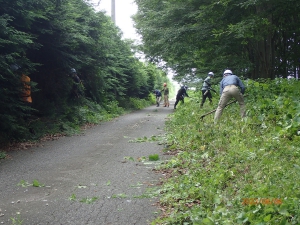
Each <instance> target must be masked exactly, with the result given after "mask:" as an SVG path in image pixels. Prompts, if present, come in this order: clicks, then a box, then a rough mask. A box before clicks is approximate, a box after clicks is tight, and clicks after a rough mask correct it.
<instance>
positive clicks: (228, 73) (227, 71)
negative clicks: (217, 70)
mask: <svg viewBox="0 0 300 225" xmlns="http://www.w3.org/2000/svg"><path fill="white" fill-rule="evenodd" d="M223 75H224V76H225V75H232V71H231V70H225V71H224V73H223Z"/></svg>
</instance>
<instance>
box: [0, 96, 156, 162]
mask: <svg viewBox="0 0 300 225" xmlns="http://www.w3.org/2000/svg"><path fill="white" fill-rule="evenodd" d="M151 104H153V101H152V100H151V98H150V97H149V99H147V100H145V99H137V98H130V99H127V104H124V105H122V107H121V106H120V105H119V103H118V102H117V101H111V102H107V103H103V104H102V105H99V104H96V103H94V102H92V101H90V100H87V99H85V98H79V99H78V101H74V102H73V104H71V105H63V106H61V108H60V109H56V111H55V110H54V108H55V107H52V108H53V111H52V112H49V115H47V116H39V115H36V116H31V117H30V118H27V120H26V127H25V128H26V132H23V133H22V135H19V136H14V137H10V138H9V139H8V138H6V139H5V138H4V139H3V140H2V139H1V138H0V150H1V149H6V148H7V146H9V145H12V143H21V142H28V141H31V142H36V141H39V140H40V139H41V138H43V137H44V136H52V135H55V136H56V137H57V136H61V135H66V136H70V135H74V134H78V133H80V132H82V127H83V126H89V125H93V124H98V123H100V122H103V121H109V120H111V119H113V118H116V117H118V116H120V115H123V114H124V113H126V112H128V111H131V110H136V109H142V108H145V107H146V106H149V105H151ZM25 128H24V129H25ZM5 154H6V153H5V151H1V152H0V159H1V158H5Z"/></svg>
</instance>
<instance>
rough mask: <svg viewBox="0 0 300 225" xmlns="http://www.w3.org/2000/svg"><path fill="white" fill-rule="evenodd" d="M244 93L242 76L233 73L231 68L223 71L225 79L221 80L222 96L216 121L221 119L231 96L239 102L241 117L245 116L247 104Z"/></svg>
mask: <svg viewBox="0 0 300 225" xmlns="http://www.w3.org/2000/svg"><path fill="white" fill-rule="evenodd" d="M244 93H245V86H244V84H243V82H242V81H241V80H240V78H238V76H236V75H233V74H232V71H231V70H225V71H224V73H223V79H222V80H221V82H220V94H221V98H220V101H219V104H218V108H217V110H216V113H215V118H214V121H215V122H217V121H218V120H219V119H220V117H221V115H222V112H223V109H224V108H225V106H226V104H227V103H228V102H229V100H230V99H231V98H235V99H236V100H237V101H238V102H239V104H240V113H241V117H242V118H243V117H245V113H246V106H245V102H244V97H243V94H244Z"/></svg>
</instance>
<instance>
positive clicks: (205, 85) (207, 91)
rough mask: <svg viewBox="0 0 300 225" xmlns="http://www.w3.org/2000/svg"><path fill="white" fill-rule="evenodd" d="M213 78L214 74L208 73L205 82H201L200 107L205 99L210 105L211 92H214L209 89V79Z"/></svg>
mask: <svg viewBox="0 0 300 225" xmlns="http://www.w3.org/2000/svg"><path fill="white" fill-rule="evenodd" d="M213 77H214V73H213V72H209V73H208V75H207V77H206V78H205V80H204V81H203V85H202V89H201V91H202V101H201V104H200V107H201V108H202V107H203V104H204V102H205V100H206V98H208V99H209V102H210V104H212V95H211V92H210V91H211V90H212V91H214V92H215V90H213V89H212V88H211V79H212V78H213Z"/></svg>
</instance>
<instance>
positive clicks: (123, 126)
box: [0, 105, 173, 225]
mask: <svg viewBox="0 0 300 225" xmlns="http://www.w3.org/2000/svg"><path fill="white" fill-rule="evenodd" d="M172 106H173V105H172ZM172 106H170V108H166V107H162V106H160V107H156V106H150V107H148V108H146V109H143V110H139V111H135V112H132V113H129V114H127V115H124V116H120V117H118V118H116V119H114V120H112V121H109V122H103V123H101V124H99V125H97V126H94V127H92V128H90V129H88V130H86V131H84V133H83V134H80V135H76V136H72V137H61V138H60V139H58V140H54V141H47V142H45V143H43V144H44V145H43V146H42V147H33V148H30V149H27V150H18V151H11V152H9V156H10V157H9V158H8V159H5V160H1V161H0V224H22V225H46V224H49V225H67V224H71V225H85V224H89V225H146V224H150V222H151V221H153V220H154V219H155V218H156V217H157V216H158V215H159V210H158V208H157V206H156V205H155V204H154V203H155V202H156V201H157V199H156V198H155V197H153V196H152V194H151V191H150V194H149V188H153V187H155V186H156V185H157V184H158V182H159V179H160V178H161V177H162V174H159V173H155V171H154V170H153V168H154V167H155V166H156V163H159V162H160V161H164V160H166V159H167V156H165V155H164V154H163V152H162V149H163V146H162V145H159V140H158V139H159V138H160V137H161V136H163V134H164V126H165V121H166V120H167V119H168V118H167V116H168V114H170V113H172V112H173V107H172ZM153 136H155V137H157V138H151V137H153ZM144 137H146V138H147V141H140V140H142V139H143V138H144ZM149 138H150V139H152V141H150V140H149ZM154 154H158V155H159V158H160V161H159V162H153V161H149V155H154ZM33 184H34V185H35V186H40V187H35V186H33ZM150 190H151V189H150Z"/></svg>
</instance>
